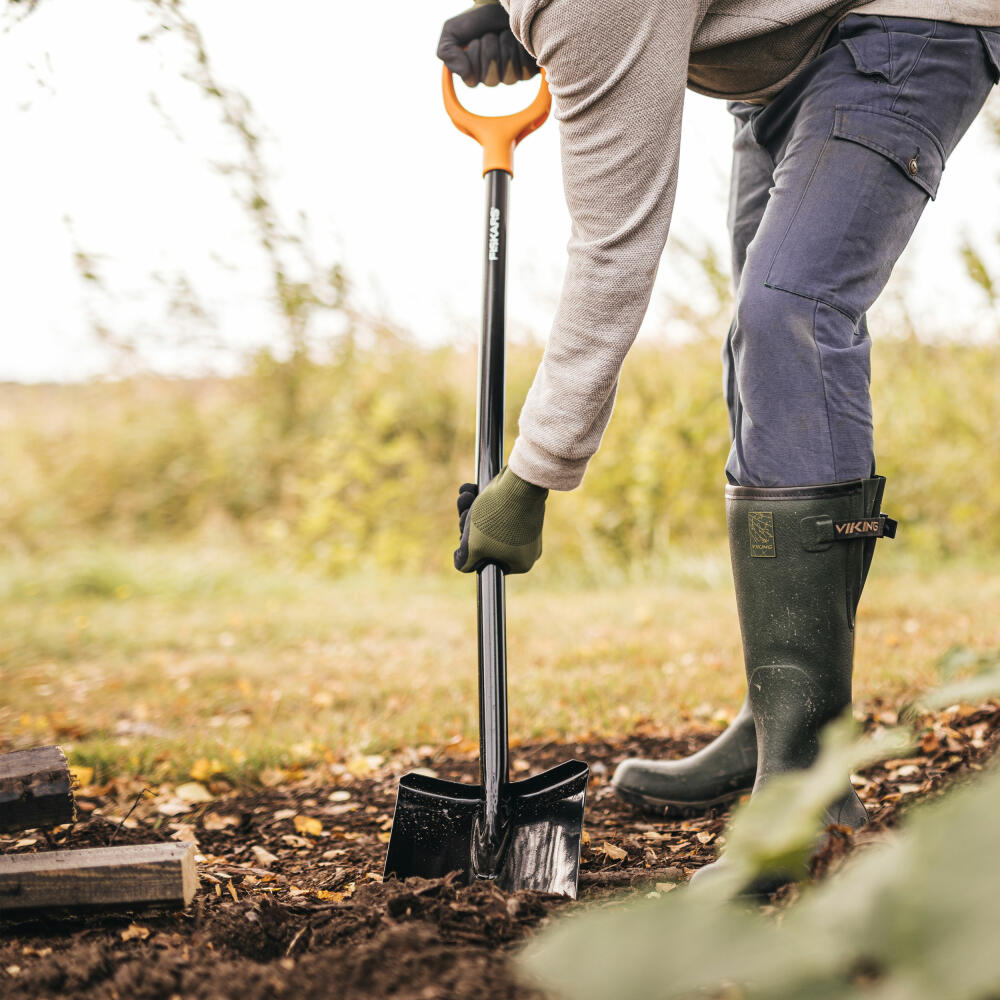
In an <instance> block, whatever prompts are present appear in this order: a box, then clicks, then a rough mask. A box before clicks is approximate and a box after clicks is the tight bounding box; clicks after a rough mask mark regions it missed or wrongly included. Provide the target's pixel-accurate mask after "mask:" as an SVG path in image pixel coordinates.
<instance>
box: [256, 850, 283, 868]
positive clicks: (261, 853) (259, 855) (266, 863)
mask: <svg viewBox="0 0 1000 1000" xmlns="http://www.w3.org/2000/svg"><path fill="white" fill-rule="evenodd" d="M250 853H251V854H252V855H253V856H254V860H255V861H256V862H257V864H258V865H259V866H260V867H261V868H270V867H271V865H273V864H274V863H275V862H276V861H277V860H278V857H277V855H275V854H272V853H271V852H270V851H269V850H267V849H266V848H264V847H260V846H259V845H257V844H255V845H254V846H253V847H251V848H250Z"/></svg>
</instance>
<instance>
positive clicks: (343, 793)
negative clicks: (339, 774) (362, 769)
mask: <svg viewBox="0 0 1000 1000" xmlns="http://www.w3.org/2000/svg"><path fill="white" fill-rule="evenodd" d="M350 797H351V793H350V792H349V791H347V789H346V788H338V789H337V790H336V791H334V792H330V794H329V796H328V798H329V800H330V801H331V802H346V801H347V800H348V799H349V798H350Z"/></svg>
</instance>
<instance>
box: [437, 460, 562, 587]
mask: <svg viewBox="0 0 1000 1000" xmlns="http://www.w3.org/2000/svg"><path fill="white" fill-rule="evenodd" d="M477 492H478V491H477V489H476V486H475V484H474V483H463V484H462V485H461V487H460V488H459V491H458V530H459V531H460V532H461V541H460V542H459V546H458V548H457V549H456V550H455V569H457V570H459V571H460V572H462V573H472V572H474V571H475V570H477V569H479V568H480V567H481V566H482V565H483V564H484V563H488V562H495V563H498V564H499V565H500V566H501V567H502V568H503V570H504V571H505V572H507V573H527V572H528V570H529V569H531V567H532V566H534V564H535V562H536V561H537V560H538V557H539V556H540V555H541V554H542V521H543V520H544V518H545V498H546V497H547V496H548V495H549V491H548V490H547V489H544V488H543V487H541V486H535V485H534V484H533V483H528V482H525V481H524V480H523V479H521V478H520V477H519V476H516V475H515V474H514V473H513V472H511V471H510V469H508V468H507V466H504V467H503V468H502V469H501V470H500V473H499V475H497V476H496V477H495V478H493V479H491V480H490V481H489V482H488V483H487V484H486V486H485V487H484V489H483V492H482V493H479V495H478V496H477Z"/></svg>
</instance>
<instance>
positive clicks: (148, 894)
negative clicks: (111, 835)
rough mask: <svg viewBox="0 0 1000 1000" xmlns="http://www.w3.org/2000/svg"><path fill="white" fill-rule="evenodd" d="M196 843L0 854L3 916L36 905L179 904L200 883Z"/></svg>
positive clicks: (77, 907)
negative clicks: (196, 862) (195, 857)
mask: <svg viewBox="0 0 1000 1000" xmlns="http://www.w3.org/2000/svg"><path fill="white" fill-rule="evenodd" d="M194 856H195V845H194V844H191V843H184V844H173V843H171V844H140V845H138V846H131V847H92V848H84V849H82V850H78V851H39V852H38V853H37V854H7V855H0V918H3V917H7V916H20V915H22V914H24V913H26V912H30V911H38V910H103V909H108V910H111V909H114V910H122V909H126V910H129V909H137V908H140V907H146V906H157V907H169V908H172V909H181V908H183V907H185V906H187V904H188V903H190V902H191V899H192V898H193V897H194V894H195V891H196V890H197V888H198V870H197V867H196V866H195V861H194Z"/></svg>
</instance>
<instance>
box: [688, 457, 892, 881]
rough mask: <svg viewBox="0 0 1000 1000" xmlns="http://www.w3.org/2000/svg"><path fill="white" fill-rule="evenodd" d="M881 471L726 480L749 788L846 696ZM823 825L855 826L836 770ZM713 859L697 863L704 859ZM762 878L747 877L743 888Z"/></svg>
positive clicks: (806, 742)
mask: <svg viewBox="0 0 1000 1000" xmlns="http://www.w3.org/2000/svg"><path fill="white" fill-rule="evenodd" d="M884 486H885V480H884V479H883V478H882V477H881V476H877V477H874V478H872V479H863V480H854V481H852V482H846V483H832V484H829V485H823V486H802V487H790V488H782V489H758V488H754V487H740V486H730V487H728V488H727V489H726V517H727V521H728V524H729V545H730V553H731V556H732V563H733V579H734V581H735V584H736V605H737V609H738V612H739V619H740V631H741V633H742V636H743V654H744V660H745V663H746V673H747V688H748V700H749V702H750V709H751V711H752V713H753V719H754V724H755V728H756V733H757V775H756V779H755V781H754V786H753V790H754V791H756V790H757V789H759V788H761V787H762V786H763V785H764V784H765V783H766V782H767V781H768V780H770V778H772V777H773V776H774V775H776V774H782V773H785V772H787V771H793V770H801V769H803V768H807V767H809V766H810V765H811V764H812V763H813V762H814V761H815V760H816V756H817V754H818V752H819V735H820V731H821V730H822V729H823V727H824V726H825V725H826V724H827V723H828V722H831V721H832V720H833V719H835V718H837V717H838V716H839V715H841V714H842V713H843V711H844V710H845V709H846V708H847V707H848V706H849V705H850V704H851V675H852V672H853V666H854V621H855V613H856V611H857V607H858V601H859V600H860V597H861V591H862V588H863V587H864V583H865V580H866V578H867V575H868V569H869V567H870V565H871V560H872V555H873V554H874V549H875V541H876V539H877V538H881V537H890V538H891V537H894V536H895V533H896V522H895V521H893V520H892V519H891V518H888V517H886V516H885V515H884V514H882V513H880V508H881V501H882V491H883V488H884ZM844 784H845V787H844V794H843V795H842V796H841V797H840V798H839V799H838V800H837V801H836V802H835V803H833V805H832V806H831V807H830V809H829V810H828V811H827V822H828V824H836V825H838V826H844V827H848V828H850V829H857V828H859V827H861V826H863V825H864V824H865V823H867V821H868V813H867V812H866V810H865V807H864V806H863V805H862V803H861V800H860V799H859V798H858V796H857V794H856V793H855V792H854V789H853V788H851V787H850V784H849V783H848V780H847V776H846V775H845V781H844ZM721 864H725V860H724V859H723V860H721V861H717V862H715V864H714V865H709V866H708V867H707V868H706V869H703V872H699V873H698V877H703V873H704V874H707V873H708V872H709V870H710V869H712V868H715V867H716V866H718V865H721ZM788 880H789V879H788V878H782V879H776V880H774V884H773V885H768V886H755V887H752V891H753V892H754V893H762V892H769V891H772V890H773V888H777V885H780V884H781V883H782V882H784V881H788Z"/></svg>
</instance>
